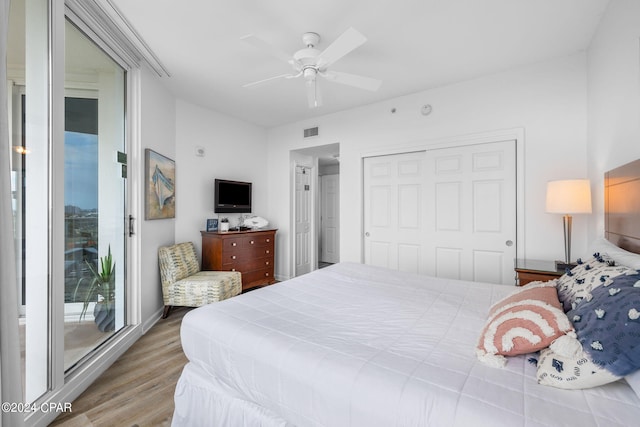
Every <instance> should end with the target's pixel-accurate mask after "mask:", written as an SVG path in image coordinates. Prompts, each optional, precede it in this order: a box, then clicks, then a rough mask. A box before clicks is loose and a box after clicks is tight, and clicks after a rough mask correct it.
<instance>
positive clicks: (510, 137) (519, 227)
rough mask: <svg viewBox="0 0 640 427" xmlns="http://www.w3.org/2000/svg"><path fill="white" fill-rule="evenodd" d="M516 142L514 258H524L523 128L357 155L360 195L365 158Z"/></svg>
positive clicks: (409, 142)
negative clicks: (358, 156) (358, 157)
mask: <svg viewBox="0 0 640 427" xmlns="http://www.w3.org/2000/svg"><path fill="white" fill-rule="evenodd" d="M501 141H515V142H516V257H518V258H526V253H525V247H526V246H525V226H524V225H525V220H526V211H525V205H524V189H525V186H524V177H525V168H524V165H525V161H524V141H525V130H524V128H513V129H498V130H492V131H486V132H476V133H473V134H465V135H457V136H449V137H443V138H434V139H425V140H418V141H407V143H406V144H405V145H404V146H399V147H391V148H387V147H385V148H381V149H378V150H371V151H364V152H361V153H360V172H359V173H358V177H359V179H360V189H361V194H363V195H364V176H363V174H364V159H365V158H367V157H377V156H386V155H393V154H404V153H411V152H416V151H429V150H437V149H440V148H450V147H459V146H465V145H476V144H487V143H490V142H501ZM360 219H361V221H360V224H361V225H362V227H361V230H360V259H361V262H364V197H362V203H360Z"/></svg>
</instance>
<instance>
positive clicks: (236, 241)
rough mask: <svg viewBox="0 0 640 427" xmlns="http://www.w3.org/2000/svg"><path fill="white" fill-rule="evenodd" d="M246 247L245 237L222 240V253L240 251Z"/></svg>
mask: <svg viewBox="0 0 640 427" xmlns="http://www.w3.org/2000/svg"><path fill="white" fill-rule="evenodd" d="M244 245H245V238H244V237H232V238H226V239H223V240H222V251H223V252H227V251H230V252H235V251H239V250H242V249H243V248H244Z"/></svg>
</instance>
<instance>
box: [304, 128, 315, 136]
mask: <svg viewBox="0 0 640 427" xmlns="http://www.w3.org/2000/svg"><path fill="white" fill-rule="evenodd" d="M311 136H318V127H317V126H316V127H314V128H309V129H305V130H304V137H305V138H309V137H311Z"/></svg>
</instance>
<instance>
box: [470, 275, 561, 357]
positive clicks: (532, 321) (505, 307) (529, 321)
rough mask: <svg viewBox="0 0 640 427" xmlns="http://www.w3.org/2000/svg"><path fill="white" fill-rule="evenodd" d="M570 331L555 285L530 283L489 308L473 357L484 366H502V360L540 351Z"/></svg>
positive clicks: (550, 283)
mask: <svg viewBox="0 0 640 427" xmlns="http://www.w3.org/2000/svg"><path fill="white" fill-rule="evenodd" d="M571 331H573V325H572V324H571V322H570V321H569V319H568V318H567V315H566V314H565V313H564V311H563V310H562V305H561V304H560V301H559V300H558V294H557V291H556V287H555V281H551V282H545V283H540V282H537V283H531V284H529V285H527V286H524V287H523V288H522V289H521V290H519V291H518V292H516V293H514V294H513V295H510V296H508V297H506V298H504V299H503V300H501V301H499V302H498V303H496V304H495V305H494V306H493V307H491V310H489V317H488V319H487V322H486V324H485V327H484V329H483V331H482V334H481V335H480V340H479V342H478V346H477V347H476V354H477V356H478V358H479V359H480V360H482V361H483V362H486V363H488V364H490V365H493V366H504V365H505V363H506V359H505V358H504V357H503V356H515V355H518V354H525V353H531V352H535V351H538V350H541V349H543V348H546V347H549V345H551V343H552V342H553V341H555V340H556V339H557V338H559V337H561V336H563V335H565V334H566V333H567V332H571Z"/></svg>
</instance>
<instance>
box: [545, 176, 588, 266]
mask: <svg viewBox="0 0 640 427" xmlns="http://www.w3.org/2000/svg"><path fill="white" fill-rule="evenodd" d="M547 212H548V213H559V214H563V217H562V223H563V225H564V263H562V262H559V261H556V267H557V268H558V269H559V270H562V269H564V268H566V267H569V268H571V267H573V265H572V264H571V214H581V213H591V183H590V182H589V180H588V179H567V180H561V181H549V182H548V183H547Z"/></svg>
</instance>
